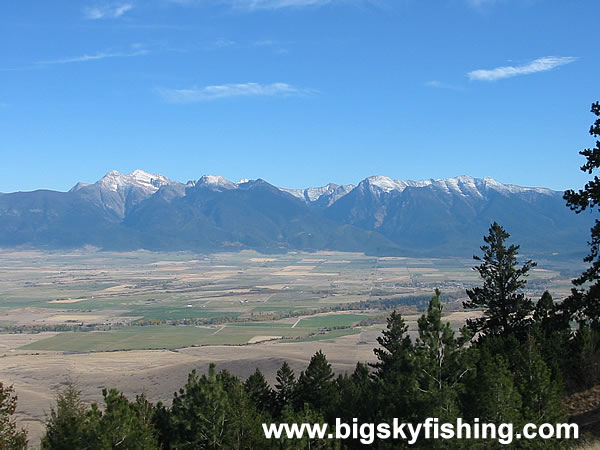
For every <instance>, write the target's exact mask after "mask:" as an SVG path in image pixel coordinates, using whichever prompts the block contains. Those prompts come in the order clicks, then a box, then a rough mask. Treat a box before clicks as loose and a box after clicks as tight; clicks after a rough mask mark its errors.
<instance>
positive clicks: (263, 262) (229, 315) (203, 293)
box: [0, 250, 581, 440]
mask: <svg viewBox="0 0 600 450" xmlns="http://www.w3.org/2000/svg"><path fill="white" fill-rule="evenodd" d="M538 263H539V264H538V267H537V268H536V269H534V270H533V271H532V273H531V276H530V279H529V284H528V286H529V290H528V292H527V294H528V295H530V296H532V297H536V296H539V295H541V293H542V292H543V291H544V290H545V289H548V290H550V292H551V293H552V294H553V295H554V296H555V298H559V299H560V298H561V297H563V296H565V295H566V294H567V293H568V292H569V289H570V281H569V280H570V279H571V278H572V277H573V276H575V275H576V274H577V273H578V272H579V270H580V269H581V264H578V263H569V264H565V263H563V262H560V261H543V262H538ZM472 266H473V261H472V260H469V259H431V258H402V257H393V258H376V257H371V256H365V255H363V254H358V253H336V252H318V253H289V254H285V255H268V256H265V255H260V254H258V253H255V252H240V253H221V254H207V255H203V254H191V253H151V252H146V251H138V252H132V253H107V252H97V251H93V250H89V251H73V252H38V251H0V330H2V332H1V333H0V358H1V359H2V364H1V365H0V381H2V382H5V383H8V384H14V386H15V389H16V390H17V392H18V394H19V409H18V411H17V413H18V418H19V423H20V424H22V425H25V426H27V427H28V428H29V429H30V436H31V437H32V438H33V439H34V440H35V439H36V436H37V435H38V434H39V432H40V430H41V429H42V425H41V424H42V422H43V420H44V417H45V413H46V412H47V411H49V409H50V407H51V405H52V402H53V399H54V395H55V393H56V391H57V389H59V388H60V387H61V386H62V384H63V383H64V382H65V381H67V380H69V379H70V380H72V381H74V382H76V383H77V384H78V386H80V388H81V389H82V392H83V394H84V398H85V399H86V400H87V401H92V400H99V396H100V391H101V389H102V388H103V387H117V388H119V389H121V390H122V391H123V392H124V393H125V394H126V395H128V396H135V395H136V394H139V393H141V392H146V393H147V394H148V395H149V398H150V399H151V400H153V401H158V400H162V401H169V399H170V398H171V396H172V393H173V391H174V390H175V389H177V388H179V387H180V386H181V385H182V384H183V382H184V381H185V378H186V377H187V374H188V373H189V371H191V370H192V369H198V370H200V371H203V370H205V369H206V367H207V366H208V364H209V363H210V362H216V363H217V365H218V367H219V368H226V369H228V370H230V371H231V372H232V373H233V374H235V375H240V376H244V377H246V376H248V375H249V374H250V373H252V371H253V370H254V369H255V368H256V367H260V368H261V370H262V371H263V372H264V373H265V375H266V376H267V378H268V379H269V380H270V381H273V380H274V375H275V372H276V370H277V369H278V368H279V367H280V366H281V364H282V362H283V361H284V360H285V361H288V362H289V363H290V365H291V366H292V367H293V368H294V370H296V371H297V373H299V371H300V370H303V369H304V368H305V367H306V364H307V363H308V360H309V359H310V357H311V355H312V354H314V352H316V351H317V350H319V349H322V350H323V351H324V352H325V353H326V354H327V356H328V358H329V360H330V362H331V363H332V366H333V368H334V370H335V371H336V372H339V373H342V372H345V371H351V370H353V368H354V366H355V364H356V362H357V361H372V360H373V348H374V347H376V346H377V338H378V337H379V336H380V333H381V330H382V329H383V328H384V326H385V324H384V322H385V316H386V314H388V313H389V308H390V305H391V306H393V307H394V308H396V309H398V310H400V311H401V312H402V314H403V315H404V317H405V320H406V323H407V324H408V325H409V330H410V334H411V335H412V336H415V335H416V322H417V319H418V318H419V316H420V314H421V312H422V311H423V308H424V307H425V306H426V304H427V301H428V299H429V298H430V297H431V295H432V294H433V291H434V289H435V288H440V289H441V290H442V299H443V300H444V308H445V313H446V320H448V321H449V322H450V323H451V325H452V327H453V328H455V329H457V328H459V327H460V326H461V325H462V324H463V323H464V321H465V320H466V318H468V317H471V316H472V315H473V314H477V313H476V312H465V311H462V308H461V302H462V300H463V299H464V298H465V289H466V288H469V287H471V286H474V285H476V284H477V283H478V281H479V280H478V278H477V274H476V272H474V271H473V270H472V269H471V268H472ZM386 302H387V303H386ZM386 305H387V306H386Z"/></svg>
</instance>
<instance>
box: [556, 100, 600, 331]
mask: <svg viewBox="0 0 600 450" xmlns="http://www.w3.org/2000/svg"><path fill="white" fill-rule="evenodd" d="M591 112H592V114H594V115H595V116H596V117H598V118H597V119H596V120H595V122H594V123H593V124H592V126H591V127H590V131H589V132H590V135H592V136H593V137H594V138H596V146H595V147H594V148H587V149H585V150H582V151H580V152H579V154H580V155H582V156H584V157H585V158H586V163H585V164H584V165H583V166H581V170H582V171H583V172H586V173H588V174H590V175H591V174H593V173H594V171H595V170H596V169H598V168H600V140H599V139H598V138H600V102H596V103H593V104H592V110H591ZM564 199H565V200H566V201H567V206H569V207H570V208H571V209H572V210H573V211H575V212H576V213H577V214H579V213H581V212H582V211H585V210H586V209H587V210H591V211H594V210H596V211H599V210H600V178H598V176H597V175H594V178H593V179H592V180H590V181H588V182H587V183H586V185H585V186H584V188H583V189H580V190H579V191H578V192H575V191H573V190H568V191H566V192H565V194H564ZM589 245H590V253H589V254H588V255H587V256H586V258H585V261H586V262H589V263H592V265H591V266H590V267H589V268H588V269H587V270H586V271H585V272H584V273H583V274H581V276H580V277H579V278H577V279H575V280H573V283H574V284H575V286H579V289H577V288H575V289H573V291H572V294H571V296H570V297H569V298H567V299H565V301H563V309H564V311H565V312H566V313H567V314H568V316H569V317H571V318H573V319H576V320H578V321H590V322H591V323H592V325H593V327H594V328H596V329H600V221H599V220H598V219H596V220H595V224H594V226H593V227H592V229H591V240H590V242H589ZM586 284H589V287H587V288H586V287H584V286H585V285H586Z"/></svg>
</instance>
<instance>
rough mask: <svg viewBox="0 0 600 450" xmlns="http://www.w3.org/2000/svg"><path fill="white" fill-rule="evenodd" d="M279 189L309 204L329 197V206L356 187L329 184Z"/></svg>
mask: <svg viewBox="0 0 600 450" xmlns="http://www.w3.org/2000/svg"><path fill="white" fill-rule="evenodd" d="M278 189H279V190H280V191H283V192H287V193H288V194H292V195H293V196H294V197H296V198H299V199H300V200H303V201H305V202H307V203H312V202H316V201H317V200H319V199H320V198H321V197H323V196H327V197H328V202H327V205H326V206H329V205H331V204H332V203H334V202H335V201H336V200H338V199H340V198H342V197H343V196H344V195H346V194H347V193H348V192H350V191H351V190H352V189H354V185H351V184H346V185H341V186H340V185H338V184H335V183H329V184H327V185H325V186H321V187H313V188H306V189H287V188H281V187H280V188H278Z"/></svg>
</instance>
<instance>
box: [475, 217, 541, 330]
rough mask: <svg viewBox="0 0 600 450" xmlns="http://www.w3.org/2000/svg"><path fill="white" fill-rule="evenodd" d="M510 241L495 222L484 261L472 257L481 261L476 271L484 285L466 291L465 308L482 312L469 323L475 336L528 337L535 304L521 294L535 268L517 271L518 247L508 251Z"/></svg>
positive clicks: (528, 264)
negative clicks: (529, 274) (527, 278)
mask: <svg viewBox="0 0 600 450" xmlns="http://www.w3.org/2000/svg"><path fill="white" fill-rule="evenodd" d="M509 237H510V234H508V233H507V232H506V231H505V230H504V228H502V227H501V226H500V225H498V224H497V223H496V222H494V223H493V224H492V226H491V227H490V229H489V234H488V235H487V236H486V237H484V238H483V240H484V241H485V243H486V245H483V246H481V250H482V251H483V257H481V258H480V257H479V256H473V259H475V260H476V261H482V262H481V264H480V265H478V266H476V267H474V269H475V270H477V271H478V272H479V275H480V277H481V278H482V280H483V285H482V286H480V287H475V288H473V289H467V295H468V296H469V300H468V301H466V302H464V303H463V306H464V307H465V308H483V309H484V310H485V311H484V315H483V317H480V318H477V319H469V320H468V321H467V325H468V327H469V328H470V329H471V331H472V332H473V333H481V334H482V335H503V336H508V335H515V336H519V337H523V338H524V337H525V335H526V334H527V331H528V328H529V324H530V315H531V313H532V312H533V302H532V301H531V300H530V299H529V298H527V297H525V294H524V293H523V292H522V290H523V288H524V287H525V285H526V283H527V281H526V279H525V278H526V277H527V274H528V272H529V270H530V269H531V268H532V267H535V266H536V263H534V262H533V261H531V260H527V261H525V263H524V264H523V265H522V266H521V267H518V263H517V255H518V250H519V246H518V245H510V246H509V247H506V245H505V241H506V240H507V239H508V238H509Z"/></svg>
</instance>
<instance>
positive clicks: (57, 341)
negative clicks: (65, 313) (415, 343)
mask: <svg viewBox="0 0 600 450" xmlns="http://www.w3.org/2000/svg"><path fill="white" fill-rule="evenodd" d="M280 325H281V324H280ZM221 328H222V327H220V326H219V327H214V328H207V327H195V326H172V325H162V326H147V327H134V326H131V327H124V328H120V329H117V330H112V331H90V332H65V333H61V334H58V335H56V336H54V337H51V338H48V339H45V340H42V341H38V342H35V343H33V344H29V345H26V346H25V347H21V349H23V350H51V351H63V352H90V351H115V350H140V349H177V348H182V347H190V346H195V345H242V344H247V343H248V342H249V341H250V340H251V339H252V338H254V337H257V336H277V337H283V338H290V342H292V339H294V338H303V339H304V340H319V339H333V338H337V337H340V336H345V335H347V334H353V333H357V332H359V331H360V330H353V329H343V330H333V331H332V332H331V333H325V334H323V333H320V334H319V330H318V329H315V328H298V327H296V328H291V326H272V325H271V326H260V325H258V324H255V326H237V325H231V326H229V325H228V326H225V328H223V329H221ZM312 335H314V336H312ZM283 341H284V342H286V341H287V339H284V340H283ZM293 342H296V341H295V340H294V341H293Z"/></svg>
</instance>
